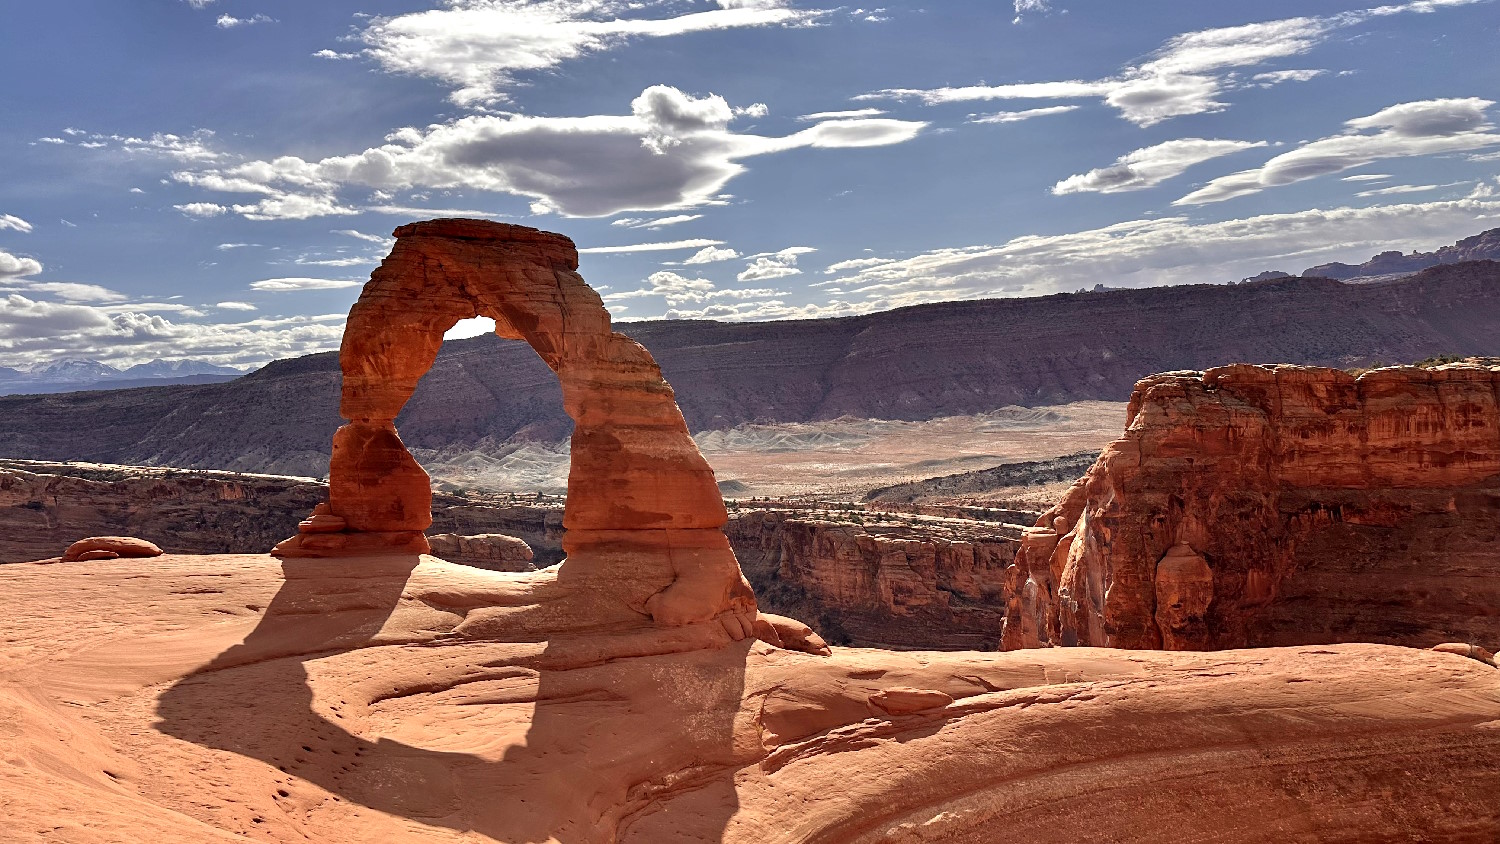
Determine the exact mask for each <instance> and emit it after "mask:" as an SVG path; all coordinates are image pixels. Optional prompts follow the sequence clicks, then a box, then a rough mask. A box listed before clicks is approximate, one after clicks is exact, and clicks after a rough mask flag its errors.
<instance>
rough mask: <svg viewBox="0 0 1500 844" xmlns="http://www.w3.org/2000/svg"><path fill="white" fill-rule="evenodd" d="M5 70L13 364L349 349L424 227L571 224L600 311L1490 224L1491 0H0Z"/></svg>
mask: <svg viewBox="0 0 1500 844" xmlns="http://www.w3.org/2000/svg"><path fill="white" fill-rule="evenodd" d="M0 79H4V80H6V81H7V84H6V92H5V94H4V96H3V98H0V366H22V365H28V364H33V363H37V362H42V361H48V360H54V359H60V358H78V357H88V358H94V359H98V360H103V361H106V362H109V363H112V364H115V365H120V366H124V365H129V364H133V363H139V362H143V361H147V360H150V359H153V358H158V357H160V358H167V359H178V358H194V359H200V360H206V361H212V362H216V363H223V364H231V365H237V366H251V365H258V364H262V363H265V362H267V361H269V360H272V359H276V358H285V357H293V356H297V355H302V354H307V353H311V352H315V351H323V350H327V349H333V348H337V346H338V342H339V338H340V334H341V331H342V327H343V320H344V316H345V314H346V313H347V311H348V308H349V306H350V305H351V304H352V303H353V302H354V300H355V299H356V298H357V297H358V295H359V289H360V285H361V284H363V282H364V281H365V280H367V279H368V277H369V274H370V272H371V270H373V269H374V267H375V266H376V265H377V264H378V263H379V261H380V259H381V257H382V256H383V255H384V254H385V253H386V252H387V251H388V250H389V248H390V245H391V242H392V241H391V238H390V233H391V231H392V229H394V228H395V227H396V226H398V225H402V224H404V223H407V222H411V221H413V220H420V219H428V218H433V217H442V216H467V217H483V218H487V219H494V220H500V221H504V222H510V223H517V224H521V225H527V226H535V227H538V228H542V229H547V230H550V231H557V232H561V233H563V234H566V235H568V236H569V237H571V238H573V240H574V241H575V242H576V243H577V244H578V246H579V247H580V252H581V266H580V272H581V273H582V274H583V276H584V278H585V279H587V280H588V281H589V282H590V283H591V284H592V285H593V286H594V287H595V288H596V289H598V290H599V291H600V292H601V294H602V295H603V296H604V299H605V302H606V305H607V306H608V307H609V308H610V310H611V312H612V313H613V314H614V316H615V318H616V319H617V320H620V321H625V320H638V319H657V318H664V317H665V318H682V319H693V318H710V319H723V320H764V319H788V318H814V317H824V316H840V315H849V314H859V313H868V312H872V311H880V310H887V309H890V308H895V307H901V306H905V305H912V304H919V303H923V302H933V301H943V300H952V299H970V298H989V297H1012V296H1037V295H1046V294H1051V293H1057V292H1071V291H1076V290H1079V289H1084V288H1092V287H1094V286H1095V285H1098V284H1103V285H1106V286H1109V287H1144V286H1157V285H1175V284H1184V283H1205V282H1214V283H1219V282H1229V281H1236V280H1239V279H1241V278H1244V277H1247V276H1251V275H1254V274H1256V273H1258V272H1260V271H1263V270H1282V271H1286V272H1291V273H1294V274H1295V273H1299V272H1301V271H1302V270H1303V269H1305V268H1307V267H1310V266H1313V265H1315V264H1319V263H1324V262H1326V261H1331V260H1343V261H1348V262H1359V261H1362V260H1364V259H1366V258H1368V257H1369V256H1370V255H1371V254H1373V253H1374V252H1377V251H1382V250H1385V249H1401V250H1403V251H1409V250H1412V249H1422V250H1424V251H1425V250H1431V249H1433V248H1436V247H1438V246H1442V245H1445V244H1448V243H1451V242H1453V241H1454V240H1456V239H1458V238H1460V237H1464V236H1467V235H1471V234H1475V233H1478V232H1480V231H1482V230H1485V229H1489V228H1495V227H1497V226H1500V129H1497V128H1496V121H1497V120H1500V105H1497V104H1496V101H1497V100H1500V2H1497V0H1413V2H1397V3H1393V4H1391V5H1384V6H1377V5H1369V4H1361V3H1359V2H1335V0H1300V2H1283V1H1282V0H1260V2H1255V3H1204V2H1201V0H1139V2H1131V3H1122V2H1119V1H1118V0H1087V1H1085V0H1014V2H1000V0H944V2H941V3H931V2H929V3H926V4H925V5H923V4H905V3H890V4H888V5H885V6H880V7H874V6H871V7H856V6H852V5H831V4H827V3H824V2H820V0H319V2H316V3H309V2H306V0H132V2H120V1H119V0H51V2H47V3H5V4H0ZM485 328H486V326H484V325H483V324H475V323H463V324H460V326H458V327H457V328H456V329H455V331H454V332H450V336H465V335H470V334H474V333H480V332H482V331H484V330H485Z"/></svg>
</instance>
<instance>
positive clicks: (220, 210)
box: [172, 202, 229, 217]
mask: <svg viewBox="0 0 1500 844" xmlns="http://www.w3.org/2000/svg"><path fill="white" fill-rule="evenodd" d="M172 207H173V208H176V209H177V210H178V211H181V212H182V213H184V214H186V215H188V216H189V217H218V216H221V215H224V214H227V213H229V209H228V208H225V207H224V206H222V205H218V204H216V203H213V202H189V203H187V204H186V205H173V206H172Z"/></svg>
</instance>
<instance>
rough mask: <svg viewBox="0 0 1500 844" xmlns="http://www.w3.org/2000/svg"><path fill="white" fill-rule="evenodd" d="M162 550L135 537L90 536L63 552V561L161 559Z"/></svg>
mask: <svg viewBox="0 0 1500 844" xmlns="http://www.w3.org/2000/svg"><path fill="white" fill-rule="evenodd" d="M160 556H161V548H159V547H157V546H156V544H155V543H152V542H147V541H146V540H144V539H136V538H135V537H133V536H90V537H86V538H84V539H80V540H78V541H77V542H74V543H73V544H72V545H69V546H68V548H67V550H65V551H63V555H62V561H63V562H65V563H74V562H81V561H87V560H118V559H119V558H121V557H160Z"/></svg>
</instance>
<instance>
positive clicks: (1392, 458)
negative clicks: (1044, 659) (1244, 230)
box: [1003, 362, 1500, 650]
mask: <svg viewBox="0 0 1500 844" xmlns="http://www.w3.org/2000/svg"><path fill="white" fill-rule="evenodd" d="M1129 420H1130V421H1129V423H1128V425H1127V428H1126V431H1125V434H1124V436H1123V437H1121V438H1120V439H1119V440H1117V441H1116V442H1115V443H1113V444H1111V445H1110V446H1109V447H1108V448H1106V449H1105V451H1104V453H1103V454H1102V455H1101V456H1100V458H1099V460H1098V461H1097V462H1096V463H1095V464H1094V466H1093V467H1092V468H1091V469H1090V470H1089V472H1088V474H1087V475H1086V476H1085V477H1084V478H1083V479H1081V480H1080V481H1079V482H1078V483H1077V484H1075V485H1074V486H1073V487H1072V488H1071V489H1070V490H1069V492H1068V494H1067V496H1066V497H1065V499H1064V500H1063V501H1062V503H1060V504H1059V505H1057V506H1056V507H1054V508H1053V509H1052V510H1051V511H1049V512H1047V513H1045V514H1044V515H1043V516H1042V518H1041V519H1040V520H1038V522H1037V524H1036V526H1035V527H1033V528H1031V529H1028V530H1027V531H1026V533H1025V536H1024V537H1023V540H1022V543H1021V550H1020V552H1019V553H1018V554H1017V557H1016V563H1015V570H1014V571H1013V577H1014V579H1015V582H1016V583H1017V584H1018V588H1017V589H1016V590H1015V592H1014V593H1013V594H1012V595H1011V596H1010V598H1009V603H1010V606H1009V609H1008V611H1007V616H1006V621H1005V625H1004V636H1003V646H1004V647H1005V648H1007V649H1011V648H1021V647H1036V646H1039V645H1099V646H1110V647H1119V648H1165V649H1169V650H1200V649H1218V648H1235V647H1246V646H1256V647H1258V646H1275V645H1293V644H1312V643H1330V642H1354V641H1359V642H1384V643H1393V644H1403V645H1411V646H1430V645H1434V644H1437V643H1439V642H1445V641H1470V642H1477V643H1481V644H1482V643H1489V644H1494V643H1496V642H1500V576H1497V575H1500V366H1496V365H1493V363H1490V364H1485V363H1480V362H1467V363H1458V364H1449V365H1444V366H1439V367H1435V368H1432V369H1420V368H1415V367H1392V368H1386V369H1377V370H1373V371H1370V372H1366V373H1365V374H1364V375H1362V376H1360V377H1358V378H1356V377H1354V376H1352V375H1350V374H1348V373H1345V372H1342V371H1339V370H1332V369H1321V368H1312V367H1299V366H1286V365H1281V366H1250V365H1234V366H1226V367H1220V368H1217V369H1210V370H1208V371H1207V372H1203V373H1198V372H1176V373H1166V374H1162V375H1155V376H1152V377H1150V378H1147V379H1145V380H1143V381H1141V382H1140V383H1139V384H1138V385H1137V386H1136V389H1135V393H1134V395H1133V396H1132V398H1131V403H1130V411H1129Z"/></svg>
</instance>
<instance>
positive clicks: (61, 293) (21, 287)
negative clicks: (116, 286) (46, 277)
mask: <svg viewBox="0 0 1500 844" xmlns="http://www.w3.org/2000/svg"><path fill="white" fill-rule="evenodd" d="M0 291H3V292H6V293H21V294H23V295H28V296H34V295H36V294H38V293H44V294H50V295H52V296H55V297H57V298H58V299H62V300H63V301H65V302H123V301H125V299H126V298H127V297H126V296H125V294H123V293H120V292H118V291H114V290H110V289H109V288H108V287H101V286H99V285H97V284H79V283H76V282H71V281H11V282H5V281H0Z"/></svg>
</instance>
